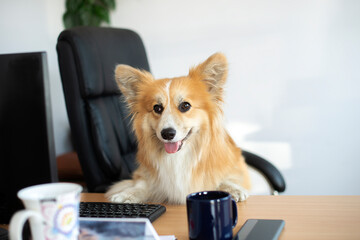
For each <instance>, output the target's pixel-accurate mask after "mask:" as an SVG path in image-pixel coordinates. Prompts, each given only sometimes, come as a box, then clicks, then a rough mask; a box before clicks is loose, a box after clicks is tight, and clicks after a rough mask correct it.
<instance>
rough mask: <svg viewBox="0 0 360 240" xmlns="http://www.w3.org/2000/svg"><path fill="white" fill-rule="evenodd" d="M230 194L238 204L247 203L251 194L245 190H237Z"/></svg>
mask: <svg viewBox="0 0 360 240" xmlns="http://www.w3.org/2000/svg"><path fill="white" fill-rule="evenodd" d="M230 194H231V196H232V198H233V199H234V200H235V201H236V202H242V201H245V200H246V199H247V198H248V197H249V193H248V191H246V190H245V189H241V190H240V189H236V190H233V191H232V192H230Z"/></svg>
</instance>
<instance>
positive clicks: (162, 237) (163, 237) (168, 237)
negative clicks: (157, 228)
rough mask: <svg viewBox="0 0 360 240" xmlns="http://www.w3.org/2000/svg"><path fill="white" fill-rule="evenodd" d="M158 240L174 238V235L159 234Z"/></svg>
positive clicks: (174, 239)
mask: <svg viewBox="0 0 360 240" xmlns="http://www.w3.org/2000/svg"><path fill="white" fill-rule="evenodd" d="M159 238H160V240H176V237H175V236H174V235H169V236H159Z"/></svg>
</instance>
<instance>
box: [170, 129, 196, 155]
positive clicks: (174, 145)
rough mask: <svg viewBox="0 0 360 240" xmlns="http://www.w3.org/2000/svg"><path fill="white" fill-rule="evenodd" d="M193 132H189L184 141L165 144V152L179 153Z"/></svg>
mask: <svg viewBox="0 0 360 240" xmlns="http://www.w3.org/2000/svg"><path fill="white" fill-rule="evenodd" d="M191 130H192V129H190V131H189V132H188V134H187V135H186V137H185V138H184V139H183V140H180V141H177V142H167V143H164V147H165V151H166V152H167V153H177V152H178V151H180V149H181V147H182V145H183V142H184V141H185V140H186V139H188V138H189V136H190V134H191Z"/></svg>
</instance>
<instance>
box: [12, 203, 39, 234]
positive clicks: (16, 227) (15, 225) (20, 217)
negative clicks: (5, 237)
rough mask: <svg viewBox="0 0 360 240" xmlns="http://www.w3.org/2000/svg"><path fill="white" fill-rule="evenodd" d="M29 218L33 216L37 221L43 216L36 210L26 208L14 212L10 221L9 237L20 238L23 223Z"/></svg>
mask: <svg viewBox="0 0 360 240" xmlns="http://www.w3.org/2000/svg"><path fill="white" fill-rule="evenodd" d="M29 218H35V219H36V220H38V221H42V220H43V217H42V216H41V214H40V213H38V212H35V211H32V210H27V209H25V210H21V211H18V212H17V213H15V214H14V216H13V217H12V218H11V221H10V226H9V237H10V238H9V239H11V240H22V231H23V228H24V224H25V222H26V221H27V220H28V219H29Z"/></svg>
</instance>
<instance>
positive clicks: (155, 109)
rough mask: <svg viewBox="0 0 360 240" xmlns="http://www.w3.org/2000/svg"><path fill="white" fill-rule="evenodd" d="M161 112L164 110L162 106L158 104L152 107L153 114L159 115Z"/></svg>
mask: <svg viewBox="0 0 360 240" xmlns="http://www.w3.org/2000/svg"><path fill="white" fill-rule="evenodd" d="M163 110H164V108H163V106H162V105H160V104H156V105H154V112H156V113H157V114H161V113H162V111H163Z"/></svg>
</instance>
